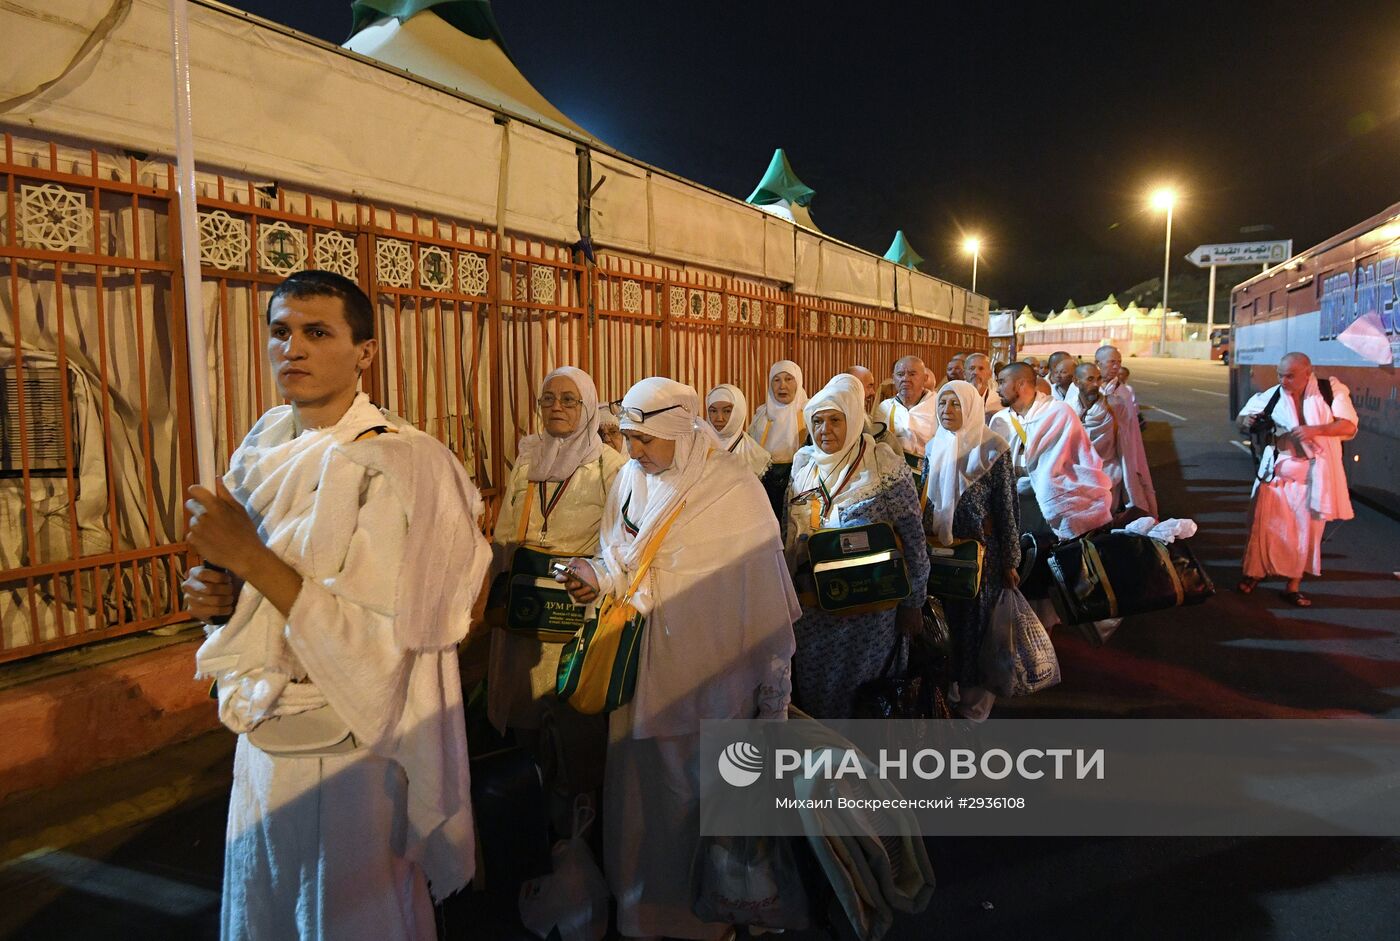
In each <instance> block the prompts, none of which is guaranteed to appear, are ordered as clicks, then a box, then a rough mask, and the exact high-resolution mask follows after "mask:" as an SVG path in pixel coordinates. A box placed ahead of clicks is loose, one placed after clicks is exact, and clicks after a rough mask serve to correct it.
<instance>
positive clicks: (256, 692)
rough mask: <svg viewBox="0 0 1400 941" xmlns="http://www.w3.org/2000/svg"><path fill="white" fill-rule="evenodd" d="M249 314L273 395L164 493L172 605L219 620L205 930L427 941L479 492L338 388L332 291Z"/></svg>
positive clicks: (464, 772) (345, 332) (446, 859)
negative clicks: (214, 895)
mask: <svg viewBox="0 0 1400 941" xmlns="http://www.w3.org/2000/svg"><path fill="white" fill-rule="evenodd" d="M267 317H268V336H269V339H268V357H269V359H270V360H271V365H272V369H273V371H274V373H275V375H276V379H277V386H278V390H279V391H280V392H281V394H282V395H283V397H285V398H286V399H287V400H288V401H289V402H290V403H291V404H289V405H280V406H278V407H276V408H273V409H271V410H269V411H268V412H267V413H266V414H264V415H263V416H262V418H261V419H259V420H258V422H257V424H256V425H254V427H253V429H252V431H250V432H249V433H248V436H247V437H246V438H244V439H243V443H242V444H241V445H240V446H239V448H238V450H237V451H235V452H234V454H233V457H232V458H231V460H230V466H229V470H228V473H227V474H226V475H225V476H224V477H223V478H222V479H221V480H220V481H219V482H218V485H217V488H216V489H217V492H215V493H211V492H210V491H208V490H206V489H204V488H203V487H191V488H190V491H189V494H190V500H189V501H188V502H187V503H186V506H187V508H188V509H189V510H190V513H191V519H190V524H189V542H190V544H191V546H192V547H193V548H194V549H195V551H197V552H198V553H199V554H200V555H201V556H202V557H203V559H204V562H205V564H204V565H202V566H198V567H196V568H194V569H192V570H191V571H190V574H189V577H188V578H187V579H186V581H185V583H184V585H183V587H184V591H185V597H186V600H187V603H188V605H189V609H190V611H191V612H192V613H193V614H195V615H196V616H197V617H200V618H201V619H204V620H206V621H207V620H214V619H216V618H218V617H220V616H223V615H228V614H230V613H231V615H232V616H231V618H229V620H228V622H227V624H225V625H223V626H221V627H215V628H213V629H212V630H210V631H209V636H208V638H207V640H206V641H205V642H204V645H203V646H202V647H200V649H199V653H198V654H197V656H196V662H197V665H198V671H199V675H200V676H204V677H212V678H213V679H214V680H215V683H216V686H217V689H218V697H219V719H220V721H222V722H223V723H224V725H226V726H227V727H228V728H229V729H231V730H232V731H234V732H236V733H238V746H237V749H236V751H235V755H234V767H233V793H232V796H231V799H230V803H229V817H228V830H227V843H226V847H225V850H224V894H223V907H222V913H221V923H222V924H221V932H220V934H221V936H222V937H223V938H224V939H226V941H227V939H264V938H265V939H275V941H282V939H296V938H300V939H343V938H350V939H366V941H369V939H374V941H397V939H404V941H408V939H430V938H434V937H436V923H435V920H434V916H433V906H432V898H434V897H435V898H438V899H442V898H445V897H446V896H448V895H450V894H452V893H453V892H455V891H457V890H458V889H460V888H462V887H463V886H464V885H466V883H467V882H468V880H469V879H470V878H471V876H472V872H473V868H474V857H475V852H474V847H475V841H474V834H473V829H472V817H471V789H470V781H469V778H468V765H467V742H466V735H465V727H464V723H463V717H462V691H461V686H460V681H459V679H458V676H459V674H458V666H457V654H456V645H457V643H458V642H459V641H460V640H461V639H462V638H463V636H464V635H465V634H466V630H467V626H468V622H469V620H470V614H471V609H472V605H473V602H474V600H475V598H476V596H477V594H478V591H479V589H480V586H481V584H482V581H483V578H484V575H485V571H486V566H487V564H488V560H489V559H490V554H491V553H490V550H489V548H488V547H487V545H486V541H485V539H484V538H483V537H482V535H481V532H480V530H479V529H478V528H477V519H478V518H479V514H480V511H481V509H482V506H481V499H480V497H479V495H478V493H477V491H476V488H475V487H474V486H473V485H472V482H471V480H470V479H469V478H468V477H467V475H466V472H465V471H464V470H463V469H462V466H461V464H460V463H459V462H458V461H457V460H456V459H455V458H454V457H453V456H452V454H451V453H450V452H449V451H448V450H447V449H446V448H445V447H443V446H442V445H441V444H440V443H438V442H437V441H436V440H435V439H433V438H432V437H430V436H428V435H426V434H424V433H422V432H420V431H418V430H417V429H415V428H413V427H411V426H408V425H396V424H395V423H394V422H392V421H390V420H388V419H386V417H385V416H384V414H383V413H381V412H380V411H379V410H378V409H376V408H375V407H374V406H373V405H371V404H370V402H369V399H368V398H367V397H366V396H365V395H364V394H363V393H360V392H358V385H359V376H360V373H361V372H362V371H363V370H364V369H365V368H366V367H368V366H369V364H370V362H371V361H372V360H373V358H374V353H375V340H374V338H373V332H374V315H373V310H372V308H371V306H370V302H369V299H368V298H367V297H365V295H364V293H363V292H362V291H361V290H360V289H359V288H358V287H357V286H356V285H355V284H354V283H353V282H351V281H348V280H346V279H345V278H342V277H341V276H339V275H335V274H330V273H328V272H323V271H306V272H300V273H298V274H294V275H292V276H291V277H290V278H288V279H287V280H286V281H284V282H283V283H282V284H281V285H279V286H278V287H277V289H276V290H275V291H274V292H273V294H272V298H271V301H270V302H269V304H268V314H267ZM211 565H216V566H219V567H221V568H222V569H224V570H226V571H227V574H225V573H224V572H220V571H218V570H216V569H212V568H211V567H210V566H211ZM235 599H236V605H235V603H234V602H235ZM430 893H431V894H430Z"/></svg>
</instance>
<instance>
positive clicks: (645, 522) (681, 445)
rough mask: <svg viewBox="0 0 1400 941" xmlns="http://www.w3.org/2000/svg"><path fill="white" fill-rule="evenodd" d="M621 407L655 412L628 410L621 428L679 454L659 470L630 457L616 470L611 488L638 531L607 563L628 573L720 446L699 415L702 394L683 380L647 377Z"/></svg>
mask: <svg viewBox="0 0 1400 941" xmlns="http://www.w3.org/2000/svg"><path fill="white" fill-rule="evenodd" d="M622 405H623V407H624V408H637V409H641V410H642V411H643V412H653V413H655V414H652V415H649V416H648V417H647V418H646V419H645V420H644V421H640V422H638V421H635V420H633V419H632V418H630V417H629V416H628V415H626V414H625V413H624V414H623V415H622V416H621V421H620V422H619V424H620V425H621V427H622V430H623V431H639V432H641V433H642V434H644V435H650V436H651V437H653V438H665V439H666V440H668V441H674V442H676V456H675V458H674V459H673V460H672V461H671V466H670V467H668V468H667V469H666V470H664V471H662V472H661V473H659V474H648V473H647V472H646V471H644V470H643V469H642V466H641V465H640V464H639V463H637V461H635V460H631V461H628V462H627V463H626V464H624V465H623V467H622V470H620V471H618V472H617V481H616V483H614V484H613V486H614V487H615V488H616V491H615V492H616V493H617V495H618V499H619V500H620V501H622V504H623V505H624V506H625V507H626V513H627V517H628V519H630V520H631V521H632V522H633V523H634V524H635V525H636V527H637V535H636V537H635V538H634V539H633V540H632V542H631V543H630V544H629V545H627V546H626V547H624V548H622V549H621V551H620V552H619V553H618V558H617V559H615V560H614V559H609V560H608V561H609V563H610V564H611V563H614V562H620V563H621V565H622V567H623V568H625V569H627V570H629V571H630V570H631V569H633V568H634V567H635V566H636V564H637V562H638V560H639V559H640V558H641V554H642V550H643V549H644V548H645V547H646V544H647V542H648V541H649V540H650V539H651V535H652V533H653V532H654V531H655V530H657V529H658V528H660V526H661V525H662V524H663V523H664V522H665V521H666V519H667V518H668V517H669V516H670V515H671V512H672V511H673V510H674V509H675V508H676V507H677V506H679V505H680V503H681V501H682V500H684V499H685V496H686V494H687V493H689V492H690V489H691V488H692V487H694V486H695V484H696V483H697V482H698V481H699V480H700V477H701V475H703V474H704V472H705V458H706V456H707V455H708V454H709V451H710V450H711V449H712V448H719V447H722V445H721V444H720V441H719V436H718V435H716V434H715V430H714V429H713V428H711V427H710V423H709V422H707V421H705V420H704V419H702V418H701V417H700V393H698V392H696V391H695V390H694V389H692V388H691V387H690V386H688V385H685V384H684V383H680V382H676V381H675V380H673V379H664V378H662V377H660V376H653V377H651V378H650V379H643V380H642V381H641V382H639V383H637V384H636V385H634V386H633V387H632V388H630V389H628V390H627V394H626V395H625V396H623V397H622ZM669 406H678V407H677V408H668V407H669ZM661 409H667V410H666V411H660V410H661Z"/></svg>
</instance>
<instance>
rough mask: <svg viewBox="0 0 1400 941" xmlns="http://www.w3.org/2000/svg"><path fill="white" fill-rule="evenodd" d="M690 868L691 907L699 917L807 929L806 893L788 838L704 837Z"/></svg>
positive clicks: (753, 924)
mask: <svg viewBox="0 0 1400 941" xmlns="http://www.w3.org/2000/svg"><path fill="white" fill-rule="evenodd" d="M694 869H695V872H694V882H695V888H696V895H695V903H694V904H693V905H692V906H691V910H692V911H693V912H694V913H695V916H696V917H697V918H699V919H700V920H701V921H709V922H722V923H724V924H729V925H752V926H755V927H762V928H794V929H796V928H806V927H807V922H808V916H807V891H806V889H804V888H803V886H802V876H801V873H799V872H798V869H797V860H796V859H795V857H794V856H793V852H792V844H791V843H790V842H789V839H788V838H787V837H781V836H710V837H704V838H702V839H701V840H700V847H699V850H698V852H697V854H696V858H695V865H694Z"/></svg>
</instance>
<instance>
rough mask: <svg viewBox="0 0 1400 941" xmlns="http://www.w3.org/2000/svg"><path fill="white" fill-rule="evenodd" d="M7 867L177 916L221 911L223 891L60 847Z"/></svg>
mask: <svg viewBox="0 0 1400 941" xmlns="http://www.w3.org/2000/svg"><path fill="white" fill-rule="evenodd" d="M5 868H6V869H10V870H18V871H20V872H24V873H26V874H29V875H33V876H38V877H40V878H42V879H46V880H48V881H51V882H54V883H57V884H58V885H61V886H64V887H65V888H69V889H74V890H77V891H79V892H83V893H85V894H87V895H90V896H93V897H96V898H101V899H108V900H110V901H120V902H126V903H131V904H135V905H139V906H141V907H142V908H145V909H147V910H149V911H154V912H159V913H161V914H163V915H170V916H173V917H175V918H190V917H192V916H195V915H200V914H203V913H205V912H216V911H218V910H219V893H218V892H216V891H214V890H212V889H206V888H203V887H201V886H195V885H189V884H187V883H184V882H178V881H176V880H174V879H169V878H166V877H165V876H159V875H155V874H153V873H149V872H140V871H138V870H135V869H127V868H126V867H124V866H114V865H112V864H111V863H104V862H101V861H99V860H96V859H87V858H86V857H83V856H77V855H74V854H72V853H65V852H62V851H60V850H51V849H41V850H38V851H36V852H33V853H29V854H27V855H25V856H21V857H20V858H19V859H17V860H15V861H14V862H11V863H8V864H6V866H5Z"/></svg>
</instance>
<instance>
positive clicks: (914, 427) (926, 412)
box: [876, 392, 938, 457]
mask: <svg viewBox="0 0 1400 941" xmlns="http://www.w3.org/2000/svg"><path fill="white" fill-rule="evenodd" d="M876 415H877V416H878V418H877V421H883V422H884V423H885V425H886V426H888V427H889V429H890V430H891V431H893V432H894V435H895V437H896V438H898V439H899V446H900V448H902V449H903V450H904V453H905V454H912V455H914V456H915V457H923V456H924V449H925V448H927V447H928V443H929V441H930V440H932V438H933V436H934V435H935V434H937V432H938V396H936V395H934V394H933V393H932V392H925V393H924V396H923V398H921V399H919V401H918V402H916V403H914V407H913V408H906V407H905V405H904V403H902V402H900V401H899V397H898V396H895V397H894V398H889V399H885V401H883V402H881V403H880V408H879V409H878V410H877V411H876Z"/></svg>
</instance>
